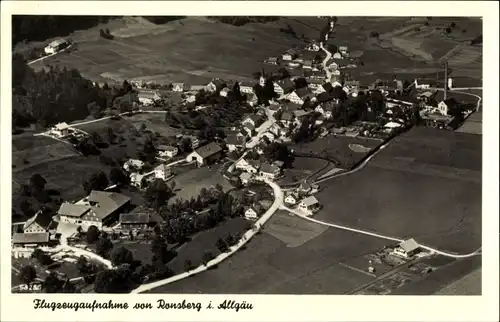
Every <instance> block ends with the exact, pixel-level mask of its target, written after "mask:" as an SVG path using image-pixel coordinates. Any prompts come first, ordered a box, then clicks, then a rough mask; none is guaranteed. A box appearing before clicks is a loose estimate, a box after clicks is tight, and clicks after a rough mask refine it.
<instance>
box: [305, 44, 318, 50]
mask: <svg viewBox="0 0 500 322" xmlns="http://www.w3.org/2000/svg"><path fill="white" fill-rule="evenodd" d="M306 50H309V51H319V50H320V47H319V46H318V44H316V43H311V44H309V45H307V46H306Z"/></svg>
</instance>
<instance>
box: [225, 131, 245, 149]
mask: <svg viewBox="0 0 500 322" xmlns="http://www.w3.org/2000/svg"><path fill="white" fill-rule="evenodd" d="M225 142H226V146H227V149H228V150H229V151H236V150H238V149H239V148H241V147H242V146H243V145H244V144H245V142H244V141H243V140H242V138H241V137H238V136H236V135H234V134H231V135H227V136H226V138H225Z"/></svg>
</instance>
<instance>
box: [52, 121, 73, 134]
mask: <svg viewBox="0 0 500 322" xmlns="http://www.w3.org/2000/svg"><path fill="white" fill-rule="evenodd" d="M50 132H51V133H52V134H53V135H55V136H57V137H60V138H63V137H66V136H68V135H69V125H68V124H67V123H66V122H62V123H57V124H56V125H55V126H54V127H53V128H52V130H51V131H50Z"/></svg>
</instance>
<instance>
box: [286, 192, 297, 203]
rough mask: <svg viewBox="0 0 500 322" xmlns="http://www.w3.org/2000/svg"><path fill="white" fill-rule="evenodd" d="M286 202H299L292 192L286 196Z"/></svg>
mask: <svg viewBox="0 0 500 322" xmlns="http://www.w3.org/2000/svg"><path fill="white" fill-rule="evenodd" d="M285 203H286V204H287V205H295V204H296V203H297V199H296V198H295V197H294V196H293V195H292V194H290V195H288V196H286V197H285Z"/></svg>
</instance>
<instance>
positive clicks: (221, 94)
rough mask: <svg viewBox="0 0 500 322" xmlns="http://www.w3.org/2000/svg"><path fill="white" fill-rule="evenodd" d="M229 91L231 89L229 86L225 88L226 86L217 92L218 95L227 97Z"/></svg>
mask: <svg viewBox="0 0 500 322" xmlns="http://www.w3.org/2000/svg"><path fill="white" fill-rule="evenodd" d="M229 92H231V90H230V89H229V88H227V87H224V88H223V89H221V91H220V92H219V95H220V96H222V97H227V96H228V95H229Z"/></svg>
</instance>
